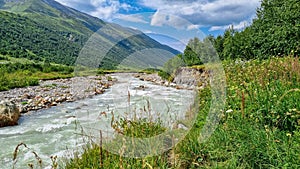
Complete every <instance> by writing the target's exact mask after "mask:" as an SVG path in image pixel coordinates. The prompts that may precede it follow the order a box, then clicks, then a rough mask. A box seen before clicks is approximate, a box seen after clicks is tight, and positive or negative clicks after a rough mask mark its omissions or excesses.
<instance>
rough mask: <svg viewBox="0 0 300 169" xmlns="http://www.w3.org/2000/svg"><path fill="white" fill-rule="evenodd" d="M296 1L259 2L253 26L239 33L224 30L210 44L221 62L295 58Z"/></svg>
mask: <svg viewBox="0 0 300 169" xmlns="http://www.w3.org/2000/svg"><path fill="white" fill-rule="evenodd" d="M299 9H300V3H299V0H284V1H282V0H263V1H262V2H261V7H260V8H258V9H257V16H256V18H255V19H254V20H253V23H252V24H251V25H250V26H248V27H247V28H245V29H244V30H243V31H237V30H235V29H234V27H231V28H228V29H227V30H226V31H225V33H224V35H223V36H218V37H216V38H213V39H212V40H213V41H212V42H213V45H214V47H215V49H216V50H217V52H218V54H219V57H220V58H221V59H236V58H241V59H253V58H259V59H266V58H269V57H273V56H288V55H291V56H299V53H300V42H299V41H300V19H299V18H300V10H299Z"/></svg>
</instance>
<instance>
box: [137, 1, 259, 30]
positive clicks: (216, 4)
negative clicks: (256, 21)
mask: <svg viewBox="0 0 300 169" xmlns="http://www.w3.org/2000/svg"><path fill="white" fill-rule="evenodd" d="M140 3H141V4H142V5H144V6H146V7H150V8H153V9H157V10H158V11H157V12H156V14H155V15H154V16H153V18H152V19H153V23H154V24H156V25H162V24H167V25H180V24H182V20H180V19H174V18H172V17H170V16H172V15H176V16H179V17H182V18H184V19H186V20H187V21H189V22H190V23H191V24H193V25H198V26H215V27H214V28H212V30H216V29H217V28H218V27H222V26H227V25H231V24H234V23H238V24H239V23H242V22H249V21H250V20H251V19H252V16H253V14H255V11H256V8H257V7H258V6H259V4H260V0H172V1H171V0H151V1H149V0H141V1H140ZM159 13H164V14H168V15H169V17H168V16H164V15H160V14H159ZM238 24H237V25H238Z"/></svg>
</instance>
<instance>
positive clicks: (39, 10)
mask: <svg viewBox="0 0 300 169" xmlns="http://www.w3.org/2000/svg"><path fill="white" fill-rule="evenodd" d="M0 9H1V10H0V54H3V55H10V56H13V57H25V58H29V59H33V60H37V61H47V62H54V63H59V64H66V65H73V64H74V63H75V61H76V59H77V57H78V55H79V54H80V51H81V49H82V47H84V45H85V44H86V42H87V41H88V40H89V38H90V37H91V36H92V35H93V34H94V33H95V32H97V30H99V29H100V30H101V28H104V27H105V28H108V27H109V28H111V29H112V30H114V31H113V32H112V33H111V34H110V33H103V32H102V33H101V32H100V33H98V36H99V38H100V39H101V42H107V43H109V44H113V45H114V46H113V47H112V48H111V49H110V50H109V51H108V52H107V55H106V56H105V57H104V58H102V60H101V63H99V64H100V66H102V67H105V68H115V67H116V66H117V65H118V64H119V63H121V62H122V60H124V59H125V58H126V57H128V56H129V55H131V54H132V53H135V52H136V51H141V50H143V49H149V48H156V49H161V50H165V51H168V52H169V53H171V54H172V56H173V55H176V54H178V53H179V52H178V51H177V50H174V49H172V48H170V47H168V46H166V45H162V44H160V43H158V42H157V41H155V40H153V39H151V38H150V37H148V36H147V35H145V34H143V33H142V32H140V31H137V30H133V29H130V28H124V27H122V26H120V25H116V24H111V23H106V22H104V21H102V20H101V19H98V18H96V17H92V16H90V15H88V14H85V13H82V12H80V11H77V10H75V9H72V8H70V7H66V6H64V5H61V4H60V3H58V2H56V1H54V0H0ZM115 36H117V37H118V38H115ZM118 40H119V41H118ZM172 56H171V55H166V56H157V57H165V59H164V60H167V59H169V58H170V57H172ZM153 59H154V60H155V59H157V58H155V56H153Z"/></svg>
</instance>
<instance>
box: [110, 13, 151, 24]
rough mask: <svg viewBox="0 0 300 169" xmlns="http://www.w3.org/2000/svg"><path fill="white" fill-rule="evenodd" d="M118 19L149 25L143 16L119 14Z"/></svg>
mask: <svg viewBox="0 0 300 169" xmlns="http://www.w3.org/2000/svg"><path fill="white" fill-rule="evenodd" d="M116 18H117V19H121V20H124V21H129V22H136V23H148V22H147V21H145V20H144V18H143V16H142V15H139V14H135V15H123V14H119V15H117V16H116Z"/></svg>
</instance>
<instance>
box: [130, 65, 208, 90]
mask: <svg viewBox="0 0 300 169" xmlns="http://www.w3.org/2000/svg"><path fill="white" fill-rule="evenodd" d="M134 76H135V77H136V78H139V79H140V80H143V81H150V82H153V83H155V84H157V85H163V86H167V87H174V88H177V89H190V90H193V89H195V88H203V87H205V86H206V85H208V83H209V73H208V72H207V71H205V70H204V69H196V68H188V67H182V68H179V69H177V70H176V72H175V73H174V75H173V76H174V78H173V80H172V81H171V82H169V81H167V80H164V79H162V78H161V77H160V76H158V74H157V73H155V74H146V73H138V74H135V75H134Z"/></svg>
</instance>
